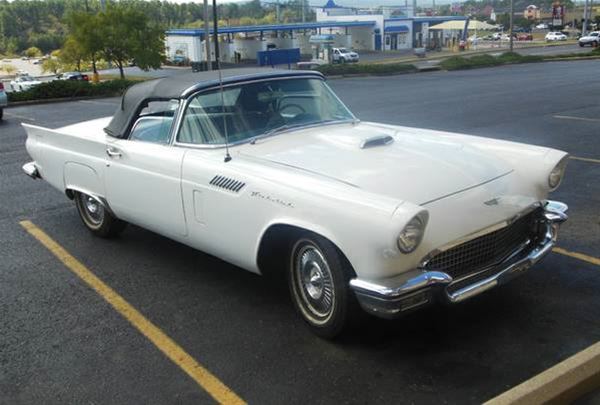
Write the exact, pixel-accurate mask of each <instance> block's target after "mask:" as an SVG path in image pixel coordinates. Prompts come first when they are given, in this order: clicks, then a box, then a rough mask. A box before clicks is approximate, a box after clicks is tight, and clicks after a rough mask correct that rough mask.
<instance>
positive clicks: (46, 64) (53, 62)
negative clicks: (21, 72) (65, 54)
mask: <svg viewBox="0 0 600 405" xmlns="http://www.w3.org/2000/svg"><path fill="white" fill-rule="evenodd" d="M61 69H62V65H61V63H60V62H59V60H58V59H57V58H56V57H51V58H48V59H46V60H44V61H43V62H42V70H43V71H44V72H50V73H53V74H57V73H58V72H59V71H60V70H61Z"/></svg>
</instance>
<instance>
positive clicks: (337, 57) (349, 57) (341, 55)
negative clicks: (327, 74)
mask: <svg viewBox="0 0 600 405" xmlns="http://www.w3.org/2000/svg"><path fill="white" fill-rule="evenodd" d="M331 51H332V61H333V62H334V63H336V62H337V63H346V62H358V59H359V56H358V53H356V52H354V51H351V50H349V49H346V48H332V49H331Z"/></svg>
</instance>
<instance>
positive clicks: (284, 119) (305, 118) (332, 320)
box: [23, 69, 568, 337]
mask: <svg viewBox="0 0 600 405" xmlns="http://www.w3.org/2000/svg"><path fill="white" fill-rule="evenodd" d="M217 77H218V76H216V75H215V73H214V72H201V73H192V74H185V75H179V76H173V77H169V78H162V79H157V80H152V81H147V82H143V83H139V84H136V85H134V86H132V87H130V88H129V89H128V90H127V91H126V93H125V94H124V96H123V98H122V101H121V103H120V106H119V108H118V110H117V111H116V112H115V115H114V116H113V117H112V118H111V117H107V118H102V119H97V120H93V121H86V122H81V123H78V124H74V125H70V126H67V127H62V128H58V129H46V128H43V127H40V126H34V125H29V124H23V126H24V127H25V129H26V131H27V141H26V147H27V151H28V153H29V154H30V156H31V157H32V159H33V161H32V162H29V163H26V164H25V165H24V166H23V170H24V171H25V173H26V174H27V175H28V176H30V177H32V178H42V179H44V180H46V181H47V182H48V183H49V184H51V185H52V186H54V187H55V188H57V189H58V190H59V191H60V192H61V193H64V194H65V195H66V196H67V197H68V198H70V199H72V200H74V202H75V205H76V207H77V210H78V212H79V215H80V217H81V220H82V222H83V224H84V226H85V227H86V228H87V229H89V231H91V232H92V233H93V234H95V235H97V236H101V237H110V236H114V235H116V234H118V233H119V232H121V231H122V230H123V229H124V227H125V226H126V224H127V223H128V222H129V223H133V224H136V225H138V226H141V227H144V228H147V229H149V230H152V231H154V232H157V233H159V234H162V235H164V236H166V237H169V238H172V239H174V240H176V241H179V242H181V243H184V244H187V245H189V246H191V247H193V248H196V249H200V250H203V251H205V252H208V253H210V254H212V255H214V256H217V257H219V258H221V259H223V260H226V261H228V262H231V263H233V264H235V265H236V266H239V267H241V268H243V269H246V270H249V271H251V272H255V273H267V274H282V273H285V274H286V275H287V279H288V283H289V290H290V294H291V297H292V301H293V303H294V305H295V307H296V309H297V312H298V313H299V315H300V316H301V317H302V319H303V320H304V321H305V322H306V324H307V325H309V326H310V328H311V329H312V330H313V331H314V332H315V333H316V334H318V335H320V336H325V337H334V336H336V335H337V334H339V333H340V332H341V331H342V330H343V329H344V327H345V326H346V325H347V324H348V322H350V321H352V318H353V317H355V316H356V315H357V310H358V308H359V307H358V304H360V307H362V308H363V309H364V310H365V311H367V312H369V313H371V314H374V315H376V316H380V317H384V318H392V317H397V316H400V315H403V314H405V313H407V312H409V311H412V310H415V309H418V308H422V307H424V306H426V305H429V304H432V303H434V302H437V301H443V302H447V303H459V302H462V301H464V300H467V299H469V298H471V297H473V296H475V295H477V294H480V293H483V292H484V291H487V290H489V289H490V288H492V287H494V286H496V285H499V284H502V283H505V282H507V281H509V280H510V279H512V278H514V277H516V276H518V275H520V274H523V273H524V272H525V271H526V270H527V269H528V268H529V267H530V266H531V265H533V264H535V263H536V262H538V261H539V260H540V259H541V258H542V257H544V256H545V255H546V254H548V253H549V252H550V251H551V250H552V247H553V245H554V244H555V241H556V238H557V233H558V230H559V225H560V224H561V223H562V222H563V221H565V220H566V218H567V217H566V215H565V211H566V210H567V206H566V205H565V204H563V203H560V202H557V201H552V200H549V199H548V194H549V193H550V192H552V191H554V190H556V189H557V188H558V187H559V185H560V183H561V180H562V178H563V174H564V171H565V166H566V164H567V160H568V155H567V154H566V153H565V152H563V151H560V150H556V149H551V148H547V147H540V146H533V145H525V144H521V143H514V142H508V141H501V140H496V139H491V138H480V137H476V136H468V135H461V134H452V133H448V132H440V131H433V130H426V129H416V128H406V127H401V126H394V125H386V124H379V123H373V122H361V121H359V120H358V119H357V118H356V117H355V116H354V115H353V114H352V113H351V112H350V110H349V109H348V108H347V107H346V106H345V105H344V104H343V103H342V102H341V101H340V100H339V98H338V97H337V96H336V95H335V94H334V93H333V91H332V90H331V89H330V88H329V87H328V86H327V84H326V82H325V79H324V77H323V75H322V74H320V73H319V72H315V71H299V70H274V69H227V70H223V71H222V82H219V81H218V80H216V78H217ZM190 265H193V263H190ZM165 271H168V269H165ZM530 281H531V280H530ZM228 294H234V291H228ZM219 310H223V311H226V310H227V309H226V308H221V309H219Z"/></svg>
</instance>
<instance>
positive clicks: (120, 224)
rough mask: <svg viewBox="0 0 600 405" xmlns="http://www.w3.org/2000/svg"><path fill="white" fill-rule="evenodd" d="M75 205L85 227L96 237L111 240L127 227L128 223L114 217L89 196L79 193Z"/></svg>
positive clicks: (76, 195)
mask: <svg viewBox="0 0 600 405" xmlns="http://www.w3.org/2000/svg"><path fill="white" fill-rule="evenodd" d="M75 205H76V206H77V211H78V212H79V217H80V218H81V221H82V222H83V224H84V225H85V227H86V228H87V229H89V230H90V232H92V233H93V234H94V235H96V236H100V237H102V238H110V237H113V236H116V235H118V234H119V233H121V232H122V231H123V229H125V227H126V226H127V222H125V221H121V220H120V219H118V218H117V217H115V216H114V215H112V214H111V213H110V212H108V210H107V209H106V208H105V207H104V206H103V205H102V204H101V203H100V202H99V201H98V200H96V199H95V198H93V197H91V196H89V195H87V194H84V193H80V192H77V193H76V194H75Z"/></svg>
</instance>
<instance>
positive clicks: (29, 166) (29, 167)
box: [23, 162, 42, 179]
mask: <svg viewBox="0 0 600 405" xmlns="http://www.w3.org/2000/svg"><path fill="white" fill-rule="evenodd" d="M23 171H24V172H25V174H26V175H28V176H29V177H31V178H32V179H41V178H42V176H40V172H39V171H38V169H37V167H35V162H29V163H25V164H24V165H23Z"/></svg>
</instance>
